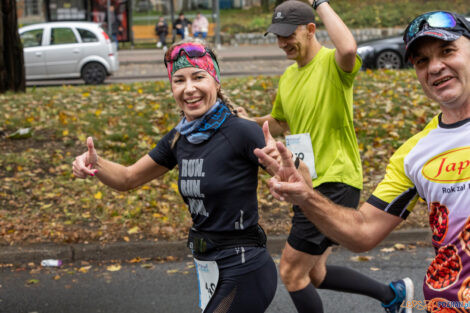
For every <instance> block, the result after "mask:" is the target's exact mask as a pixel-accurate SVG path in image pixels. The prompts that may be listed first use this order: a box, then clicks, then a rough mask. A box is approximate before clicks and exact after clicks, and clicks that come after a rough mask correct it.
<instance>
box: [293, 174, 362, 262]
mask: <svg viewBox="0 0 470 313" xmlns="http://www.w3.org/2000/svg"><path fill="white" fill-rule="evenodd" d="M315 190H317V191H318V192H320V193H322V194H323V195H324V196H325V197H327V198H329V199H330V200H331V201H333V202H334V203H336V204H339V205H342V206H346V207H350V208H357V205H358V204H359V198H360V195H361V191H360V190H359V189H357V188H354V187H352V186H349V185H346V184H343V183H324V184H321V185H320V186H318V187H316V188H315ZM293 209H294V216H293V217H292V228H291V231H290V234H289V237H288V238H287V242H288V243H289V245H290V246H291V247H292V248H294V249H296V250H298V251H302V252H305V253H308V254H311V255H321V254H323V252H325V250H326V249H327V248H328V247H329V246H331V245H333V244H336V243H335V242H333V241H331V240H330V239H329V238H327V237H325V236H324V235H323V234H322V233H321V232H320V231H319V230H318V229H317V228H316V227H315V225H314V224H313V223H311V222H310V221H309V220H308V219H307V218H306V217H305V215H304V214H303V212H302V210H301V209H300V208H299V207H298V206H296V205H294V207H293Z"/></svg>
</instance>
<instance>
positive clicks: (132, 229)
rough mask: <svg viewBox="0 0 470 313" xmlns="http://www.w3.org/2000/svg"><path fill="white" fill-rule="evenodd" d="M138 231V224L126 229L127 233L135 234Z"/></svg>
mask: <svg viewBox="0 0 470 313" xmlns="http://www.w3.org/2000/svg"><path fill="white" fill-rule="evenodd" d="M139 232H140V228H139V226H134V227H132V228H131V229H129V230H128V231H127V233H128V234H129V235H132V234H137V233H139Z"/></svg>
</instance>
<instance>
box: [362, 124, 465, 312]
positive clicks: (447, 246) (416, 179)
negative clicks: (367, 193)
mask: <svg viewBox="0 0 470 313" xmlns="http://www.w3.org/2000/svg"><path fill="white" fill-rule="evenodd" d="M440 119H441V117H440V115H439V116H436V117H434V119H433V120H432V121H431V122H430V123H429V124H428V125H427V126H426V128H425V129H424V130H423V131H421V132H420V133H418V134H417V135H415V136H413V137H412V138H410V139H409V140H408V141H406V142H405V143H404V144H403V145H402V146H401V147H400V148H399V149H398V150H397V151H396V152H395V153H394V155H393V156H392V158H391V159H390V163H389V164H388V166H387V171H386V174H385V177H384V179H383V180H382V182H381V183H380V184H379V185H378V186H377V188H376V189H375V191H374V192H373V194H372V196H371V197H370V198H369V199H368V201H367V202H368V203H370V204H372V205H374V206H375V207H377V208H380V209H382V210H384V211H385V212H388V213H390V214H393V215H396V216H400V217H402V218H403V219H405V218H406V217H407V216H408V214H409V213H410V212H411V210H412V208H413V206H414V205H415V203H416V201H417V200H418V198H419V197H420V198H422V199H424V200H425V201H426V202H427V204H428V212H429V224H430V226H431V230H432V232H433V235H432V243H433V245H434V248H435V250H436V257H435V258H434V260H433V261H432V263H431V265H430V266H429V268H428V271H427V274H426V277H425V279H424V287H423V291H424V297H425V299H426V300H428V301H432V300H434V301H445V300H448V301H457V302H459V303H460V304H461V306H464V304H465V303H467V302H469V303H470V218H469V216H470V119H466V120H463V121H460V122H458V123H455V124H452V125H446V124H443V123H442V122H441V120H440ZM469 307H470V304H468V306H467V310H468V311H465V309H464V308H462V307H460V308H459V310H460V311H461V312H470V309H469ZM460 311H459V312H460Z"/></svg>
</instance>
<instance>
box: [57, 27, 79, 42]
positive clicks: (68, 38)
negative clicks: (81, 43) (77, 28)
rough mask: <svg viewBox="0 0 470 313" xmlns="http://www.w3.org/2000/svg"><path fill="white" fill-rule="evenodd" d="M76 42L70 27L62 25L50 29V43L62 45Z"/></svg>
mask: <svg viewBox="0 0 470 313" xmlns="http://www.w3.org/2000/svg"><path fill="white" fill-rule="evenodd" d="M77 42H78V41H77V38H76V37H75V34H74V33H73V30H72V29H71V28H66V27H64V28H52V29H51V45H63V44H68V43H77Z"/></svg>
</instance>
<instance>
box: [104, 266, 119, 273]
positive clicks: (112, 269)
mask: <svg viewBox="0 0 470 313" xmlns="http://www.w3.org/2000/svg"><path fill="white" fill-rule="evenodd" d="M106 269H107V270H108V271H110V272H117V271H120V270H121V265H119V264H116V265H110V266H108V267H106Z"/></svg>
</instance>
